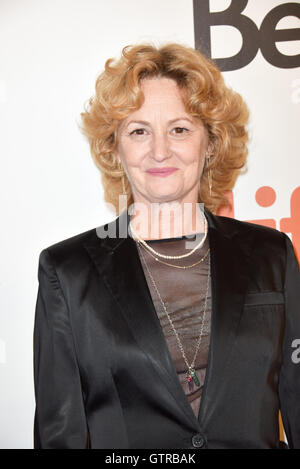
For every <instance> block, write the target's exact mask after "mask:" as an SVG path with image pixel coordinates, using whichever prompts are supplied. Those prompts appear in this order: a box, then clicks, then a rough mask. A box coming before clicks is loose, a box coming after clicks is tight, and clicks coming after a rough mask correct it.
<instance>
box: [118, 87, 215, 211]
mask: <svg viewBox="0 0 300 469" xmlns="http://www.w3.org/2000/svg"><path fill="white" fill-rule="evenodd" d="M141 88H142V91H143V93H144V96H145V101H144V103H143V105H142V107H141V108H140V109H138V110H137V111H134V112H133V113H132V114H130V115H129V116H128V117H127V118H126V119H124V121H122V123H121V125H120V127H119V129H118V135H117V138H118V147H117V157H118V158H119V160H121V163H122V165H123V167H124V169H125V171H126V175H127V177H128V179H129V182H130V184H131V189H132V195H133V200H134V202H144V203H149V202H150V203H151V202H156V203H164V202H173V201H178V202H180V203H182V202H197V201H198V190H199V181H200V177H201V174H202V171H203V166H204V158H205V152H206V150H207V146H208V136H207V131H206V129H205V128H204V126H203V124H202V122H201V121H200V120H199V119H195V118H193V117H191V116H190V115H189V114H188V113H187V112H186V110H185V107H184V104H183V101H182V97H181V91H180V89H179V88H178V86H177V84H176V82H175V81H174V80H172V79H169V78H153V79H145V80H143V81H142V83H141Z"/></svg>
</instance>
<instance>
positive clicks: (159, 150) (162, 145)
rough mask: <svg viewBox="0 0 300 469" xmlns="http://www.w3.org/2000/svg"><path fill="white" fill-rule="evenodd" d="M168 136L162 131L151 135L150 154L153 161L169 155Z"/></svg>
mask: <svg viewBox="0 0 300 469" xmlns="http://www.w3.org/2000/svg"><path fill="white" fill-rule="evenodd" d="M169 143H170V142H169V141H168V137H167V135H165V134H164V133H160V134H156V135H153V139H152V148H151V154H152V158H153V159H154V160H155V161H163V160H165V159H166V158H169V157H170V155H171V152H170V145H169Z"/></svg>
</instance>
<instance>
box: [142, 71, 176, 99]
mask: <svg viewBox="0 0 300 469" xmlns="http://www.w3.org/2000/svg"><path fill="white" fill-rule="evenodd" d="M140 87H141V90H142V92H143V94H144V97H145V101H144V104H145V105H151V103H153V102H156V101H158V102H161V101H173V102H174V103H176V104H178V105H182V106H183V100H182V90H180V88H179V87H178V85H177V83H176V81H175V80H172V79H171V78H165V77H163V78H146V79H144V80H142V82H141V85H140Z"/></svg>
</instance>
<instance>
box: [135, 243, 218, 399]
mask: <svg viewBox="0 0 300 469" xmlns="http://www.w3.org/2000/svg"><path fill="white" fill-rule="evenodd" d="M138 247H139V250H140V253H141V256H142V258H143V260H144V263H145V266H146V268H147V271H148V273H149V276H150V278H151V281H152V283H153V286H154V288H155V290H156V293H157V295H158V297H159V299H160V302H161V304H162V307H163V309H164V311H165V313H166V315H167V318H168V320H169V323H170V325H171V327H172V329H173V332H174V334H175V337H176V339H177V343H178V346H179V349H180V351H181V354H182V356H183V359H184V362H185V364H186V367H187V372H186V379H187V382H188V387H189V390H190V391H192V390H193V388H194V383H195V385H196V386H200V381H199V379H198V376H197V373H196V370H195V360H196V357H197V354H198V350H199V347H200V343H201V339H202V335H203V328H204V322H205V316H206V305H207V296H208V288H209V278H210V256H209V259H208V273H207V286H206V295H205V305H204V311H203V316H202V322H201V329H200V335H199V339H198V341H197V345H196V350H195V354H194V358H193V361H192V362H191V364H189V363H188V361H187V358H186V355H185V352H184V349H183V346H182V343H181V340H180V338H179V335H178V332H177V331H176V329H175V327H174V324H173V322H172V319H171V318H170V315H169V313H168V311H167V308H166V306H165V303H164V301H163V300H162V298H161V295H160V293H159V291H158V288H157V286H156V283H155V281H154V278H153V276H152V274H151V272H150V270H149V267H148V265H147V262H146V260H145V258H144V256H143V253H142V250H141V248H140V246H139V245H138Z"/></svg>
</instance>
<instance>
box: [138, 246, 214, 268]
mask: <svg viewBox="0 0 300 469" xmlns="http://www.w3.org/2000/svg"><path fill="white" fill-rule="evenodd" d="M137 243H138V244H139V245H140V246H141V247H142V248H143V249H145V251H147V252H148V254H150V256H152V257H153V258H154V259H155V260H156V261H157V262H160V263H161V264H164V265H168V266H169V267H175V268H176V269H190V268H191V267H194V266H195V265H198V264H200V262H203V261H204V259H206V257H207V255H208V253H209V251H210V248H208V250H207V251H206V254H204V256H203V257H201V259H200V260H199V261H197V262H195V263H194V264H191V265H174V264H169V263H168V262H164V261H162V260H161V259H159V258H158V257H155V256H154V254H152V253H151V252H150V251H148V250H147V249H146V248H145V246H144V245H143V244H142V243H140V242H139V241H138V240H137Z"/></svg>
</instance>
